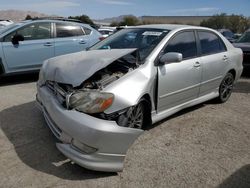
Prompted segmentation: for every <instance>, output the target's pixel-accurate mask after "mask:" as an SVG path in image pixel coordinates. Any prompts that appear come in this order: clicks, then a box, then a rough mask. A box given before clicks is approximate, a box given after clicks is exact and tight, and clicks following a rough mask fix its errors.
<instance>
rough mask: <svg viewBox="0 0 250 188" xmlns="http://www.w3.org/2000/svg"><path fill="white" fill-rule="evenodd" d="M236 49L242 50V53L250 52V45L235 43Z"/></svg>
mask: <svg viewBox="0 0 250 188" xmlns="http://www.w3.org/2000/svg"><path fill="white" fill-rule="evenodd" d="M233 45H234V47H236V48H241V49H242V51H249V52H250V43H233Z"/></svg>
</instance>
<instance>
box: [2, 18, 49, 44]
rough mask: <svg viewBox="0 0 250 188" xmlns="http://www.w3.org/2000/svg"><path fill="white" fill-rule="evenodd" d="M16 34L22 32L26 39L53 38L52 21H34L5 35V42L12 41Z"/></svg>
mask: <svg viewBox="0 0 250 188" xmlns="http://www.w3.org/2000/svg"><path fill="white" fill-rule="evenodd" d="M15 34H20V35H22V36H23V37H24V40H25V41H26V40H39V39H48V38H51V24H50V23H46V22H45V23H34V24H30V25H27V26H24V27H22V28H20V29H17V30H16V31H13V32H11V33H10V34H8V35H6V36H5V37H4V42H11V39H12V38H13V36H14V35H15Z"/></svg>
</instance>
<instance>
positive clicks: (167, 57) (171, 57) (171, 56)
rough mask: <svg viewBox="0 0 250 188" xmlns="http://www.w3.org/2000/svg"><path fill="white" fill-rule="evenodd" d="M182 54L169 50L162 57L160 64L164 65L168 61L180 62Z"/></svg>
mask: <svg viewBox="0 0 250 188" xmlns="http://www.w3.org/2000/svg"><path fill="white" fill-rule="evenodd" d="M182 59H183V58H182V54H181V53H177V52H168V53H166V54H164V55H163V56H161V57H160V60H159V63H160V65H164V64H167V63H178V62H181V61H182Z"/></svg>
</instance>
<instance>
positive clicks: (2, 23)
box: [0, 20, 14, 28]
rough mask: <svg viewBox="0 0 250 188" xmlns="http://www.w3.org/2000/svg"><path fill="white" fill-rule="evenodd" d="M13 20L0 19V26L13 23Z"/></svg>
mask: <svg viewBox="0 0 250 188" xmlns="http://www.w3.org/2000/svg"><path fill="white" fill-rule="evenodd" d="M13 23H14V22H13V21H11V20H0V28H2V27H5V26H7V25H10V24H13Z"/></svg>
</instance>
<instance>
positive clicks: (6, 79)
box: [0, 73, 38, 86]
mask: <svg viewBox="0 0 250 188" xmlns="http://www.w3.org/2000/svg"><path fill="white" fill-rule="evenodd" d="M37 80H38V73H26V74H18V75H9V76H3V77H0V86H7V85H14V84H22V83H29V82H36V81H37Z"/></svg>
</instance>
